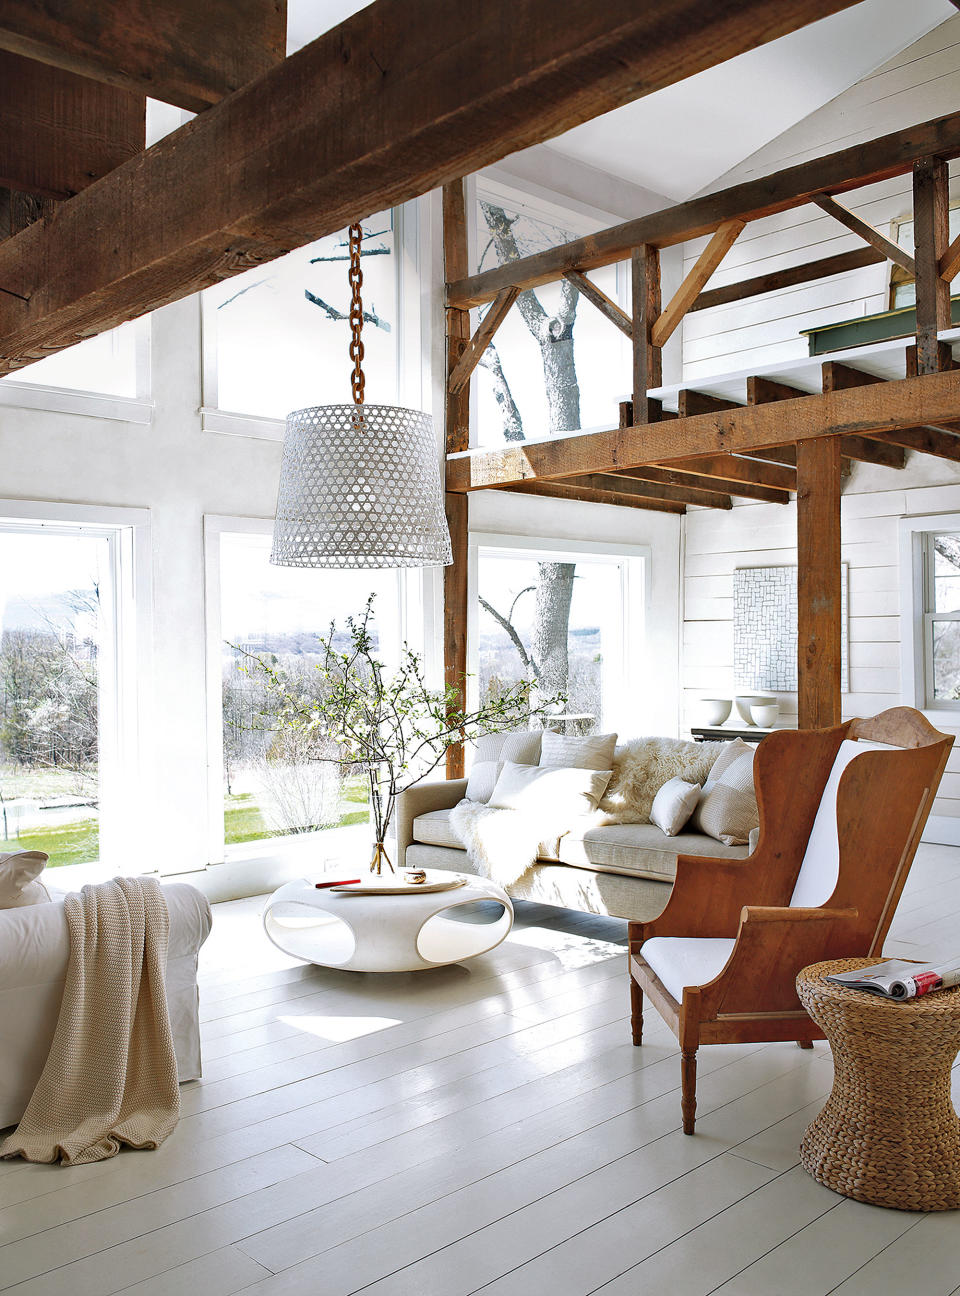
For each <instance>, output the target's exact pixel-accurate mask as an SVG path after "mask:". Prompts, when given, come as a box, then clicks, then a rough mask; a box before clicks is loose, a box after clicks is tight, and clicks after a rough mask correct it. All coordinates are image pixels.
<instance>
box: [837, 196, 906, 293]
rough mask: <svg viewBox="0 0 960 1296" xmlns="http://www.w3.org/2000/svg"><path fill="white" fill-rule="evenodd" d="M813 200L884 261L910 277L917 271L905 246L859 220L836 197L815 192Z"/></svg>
mask: <svg viewBox="0 0 960 1296" xmlns="http://www.w3.org/2000/svg"><path fill="white" fill-rule="evenodd" d="M813 202H814V203H815V204H816V206H817V207H819V208H820V210H821V211H823V212H826V214H827V215H828V216H832V217H833V219H834V220H835V221H839V222H840V224H841V225H843V226H844V227H845V228H846V229H848V230H850V231H851V233H853V234H856V235H857V237H858V238H861V239H863V241H864V243H869V244H870V246H871V247H872V248H875V249H876V250H877V251H878V252H879V253H881V254H882V256H883V257H884V259H885V260H886V261H893V262H894V264H895V265H898V266H901V267H902V268H903V269H904V270H906V272H907V274H909V275H910V276H911V277H912V276H913V275H915V274H916V273H917V267H916V262H915V261H914V259H913V257H912V256H911V255H910V253H909V252H907V251H906V249H905V248H902V247H900V246H899V245H898V244H896V243H894V242H893V240H892V239H888V238H887V236H886V235H885V234H881V233H880V231H879V230H877V229H874V228H873V226H872V225H869V224H868V223H867V222H866V221H865V220H861V218H860V217H859V216H857V215H856V213H855V212H852V211H850V209H849V208H848V207H844V206H843V205H842V203H838V202H837V201H836V199H834V198H831V197H829V195H827V194H815V195H814V198H813Z"/></svg>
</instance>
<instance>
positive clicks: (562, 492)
mask: <svg viewBox="0 0 960 1296" xmlns="http://www.w3.org/2000/svg"><path fill="white" fill-rule="evenodd" d="M498 489H500V490H507V491H516V492H517V493H518V494H520V495H543V496H546V497H547V498H548V499H565V500H579V501H580V502H581V503H583V504H613V505H615V506H616V507H617V508H639V509H652V510H653V511H654V512H656V513H686V511H687V506H686V505H685V504H679V503H677V502H676V501H675V500H655V499H641V498H640V497H639V496H637V495H629V494H627V493H626V492H620V491H608V490H593V489H591V488H590V487H588V486H568V485H566V483H564V482H554V481H548V482H540V481H535V482H525V483H520V482H513V483H511V484H507V485H503V486H500V487H499V488H498Z"/></svg>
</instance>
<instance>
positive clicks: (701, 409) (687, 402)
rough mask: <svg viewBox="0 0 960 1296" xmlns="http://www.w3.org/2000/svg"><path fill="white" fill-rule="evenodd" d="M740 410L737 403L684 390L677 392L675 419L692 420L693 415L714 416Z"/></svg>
mask: <svg viewBox="0 0 960 1296" xmlns="http://www.w3.org/2000/svg"><path fill="white" fill-rule="evenodd" d="M740 408H742V407H741V406H740V404H739V402H737V401H731V400H722V399H721V398H720V397H719V396H709V395H708V394H707V393H706V392H698V391H692V390H688V389H686V388H685V389H684V390H683V391H679V392H677V418H692V417H693V415H694V414H716V413H717V412H718V411H719V410H731V409H740Z"/></svg>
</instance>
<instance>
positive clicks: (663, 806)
mask: <svg viewBox="0 0 960 1296" xmlns="http://www.w3.org/2000/svg"><path fill="white" fill-rule="evenodd" d="M699 800H700V784H699V783H688V782H687V781H686V779H682V778H672V779H669V780H668V781H667V782H666V783H664V785H663V787H662V788H661V789H660V791H659V792H658V793H657V795H656V796H655V797H654V798H653V808H652V809H651V811H650V822H651V823H652V824H656V825H657V827H658V828H659V829H660V831H661V832H662V833H664V834H665V836H667V837H676V835H677V833H679V832H683V829H684V828H685V826H686V824H687V821H688V820H689V818H690V816H691V815H692V814H693V812H694V810H695V809H696V808H697V802H698V801H699Z"/></svg>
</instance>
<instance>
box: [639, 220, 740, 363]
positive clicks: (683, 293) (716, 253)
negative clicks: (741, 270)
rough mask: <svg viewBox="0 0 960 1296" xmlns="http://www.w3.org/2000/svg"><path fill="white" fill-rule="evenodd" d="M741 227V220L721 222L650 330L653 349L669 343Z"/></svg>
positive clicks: (737, 235) (737, 236) (734, 241)
mask: <svg viewBox="0 0 960 1296" xmlns="http://www.w3.org/2000/svg"><path fill="white" fill-rule="evenodd" d="M743 228H744V222H743V221H742V220H730V221H724V223H723V224H722V225H719V226H718V227H717V229H716V230H715V231H714V234H713V237H712V238H711V239H710V242H709V243H708V244H707V246H706V247H705V248H704V249H703V251H702V252H701V253H700V255H699V256H698V257H697V260H696V262H695V263H694V265H693V266H692V268H691V269H690V270H689V271H688V273H687V275H686V276H685V278H684V280H683V283H682V284H681V285H680V287H679V288H678V289H677V291H676V292H675V293H674V295H673V298H672V300H671V301H670V304H669V305H668V306H667V307H666V308H665V309H664V310H663V311H661V313H660V314H659V316H658V317H657V318H656V319H655V320H654V322H653V326H652V327H651V329H650V341H651V343H652V344H653V345H654V346H656V347H662V346H665V345H666V343H667V342H668V341H669V340H670V338H671V337H672V336H673V334H674V333H675V332H676V330H677V328H678V327H679V326H680V321H681V320H682V319H683V317H684V315H686V313H687V311H688V310H689V309H690V307H691V306H692V305H693V303H694V302H695V301H696V299H697V297H698V296H699V295H700V290H701V289H702V288H703V286H704V284H705V283H706V282H707V280H708V279H710V278H711V276H712V275H713V273H714V272H715V270H716V269H717V267H718V266H719V264H720V262H721V261H722V260H723V258H724V257H725V256H726V255H727V253H728V252H729V251H730V249H731V248H732V247H733V245H734V243H736V241H737V239H738V238H739V236H740V234H741V233H742V232H743Z"/></svg>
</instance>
